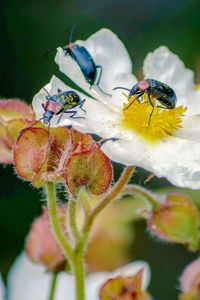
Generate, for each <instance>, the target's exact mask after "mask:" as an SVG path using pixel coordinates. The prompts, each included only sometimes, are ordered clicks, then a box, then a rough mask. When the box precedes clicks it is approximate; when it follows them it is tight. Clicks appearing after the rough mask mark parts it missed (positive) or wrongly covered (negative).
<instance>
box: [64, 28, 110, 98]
mask: <svg viewBox="0 0 200 300" xmlns="http://www.w3.org/2000/svg"><path fill="white" fill-rule="evenodd" d="M71 40H72V31H71V34H70V38H69V44H68V45H66V46H64V47H63V51H64V53H65V55H70V56H71V58H72V59H73V60H74V61H75V62H76V63H77V64H78V66H79V68H80V69H81V72H82V74H83V76H84V77H85V80H86V81H87V82H88V83H89V85H90V88H91V87H92V86H93V85H96V86H97V87H98V89H99V90H100V91H101V92H102V93H103V94H105V95H108V96H111V95H110V94H108V93H106V92H104V91H103V90H102V89H101V87H100V86H99V84H100V80H101V75H102V72H103V67H102V66H100V65H96V64H95V62H94V60H93V58H92V56H91V55H90V53H89V52H88V50H87V49H86V48H85V47H83V46H79V45H77V44H74V43H72V42H71ZM98 69H99V70H100V72H99V74H98V72H97V70H98Z"/></svg>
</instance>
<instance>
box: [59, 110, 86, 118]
mask: <svg viewBox="0 0 200 300" xmlns="http://www.w3.org/2000/svg"><path fill="white" fill-rule="evenodd" d="M64 113H66V114H72V115H71V116H70V118H72V119H85V118H84V117H75V115H76V114H77V110H64V111H63V114H64Z"/></svg>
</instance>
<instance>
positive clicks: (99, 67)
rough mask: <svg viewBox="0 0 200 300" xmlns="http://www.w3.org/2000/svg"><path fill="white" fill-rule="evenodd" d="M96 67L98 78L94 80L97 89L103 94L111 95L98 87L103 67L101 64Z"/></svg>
mask: <svg viewBox="0 0 200 300" xmlns="http://www.w3.org/2000/svg"><path fill="white" fill-rule="evenodd" d="M96 69H100V73H99V78H98V80H97V82H96V86H97V87H98V89H99V90H100V91H101V92H102V93H103V94H105V95H108V96H110V97H111V94H108V93H106V92H104V91H103V90H102V89H101V88H100V86H99V83H100V80H101V75H102V72H103V67H102V66H96Z"/></svg>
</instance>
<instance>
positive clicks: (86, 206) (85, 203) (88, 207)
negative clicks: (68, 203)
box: [78, 188, 91, 217]
mask: <svg viewBox="0 0 200 300" xmlns="http://www.w3.org/2000/svg"><path fill="white" fill-rule="evenodd" d="M78 196H79V198H80V199H81V201H82V203H83V206H84V210H85V215H86V217H87V216H89V214H90V212H91V205H90V201H89V197H88V193H87V191H86V190H85V189H84V188H82V189H80V190H79V194H78Z"/></svg>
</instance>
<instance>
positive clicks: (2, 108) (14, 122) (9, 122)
mask: <svg viewBox="0 0 200 300" xmlns="http://www.w3.org/2000/svg"><path fill="white" fill-rule="evenodd" d="M33 120H34V113H33V111H32V109H31V107H30V106H29V105H27V104H26V103H24V102H22V101H20V100H18V99H14V100H0V163H5V164H9V163H12V162H13V156H12V147H13V145H14V143H15V142H16V140H17V138H18V136H19V132H20V131H21V130H22V129H23V128H25V127H27V126H28V125H30V124H31V122H32V121H33Z"/></svg>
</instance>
